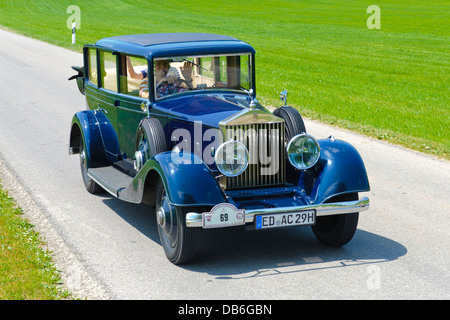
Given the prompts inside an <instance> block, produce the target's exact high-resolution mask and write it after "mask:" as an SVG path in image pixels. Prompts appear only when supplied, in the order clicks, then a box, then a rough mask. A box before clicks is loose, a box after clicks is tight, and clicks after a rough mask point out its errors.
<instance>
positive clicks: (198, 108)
mask: <svg viewBox="0 0 450 320" xmlns="http://www.w3.org/2000/svg"><path fill="white" fill-rule="evenodd" d="M155 107H156V108H158V109H160V110H161V111H162V112H164V113H167V114H168V116H169V117H170V118H175V119H177V120H182V121H183V120H184V121H189V122H194V121H201V122H202V125H203V126H209V127H214V128H218V127H219V122H220V121H222V120H223V119H226V118H228V117H231V116H233V115H235V114H237V113H239V112H241V111H243V110H244V109H248V107H247V96H244V95H238V94H236V95H235V94H221V95H218V94H214V95H213V94H208V95H196V96H192V95H188V96H183V97H178V98H175V99H170V100H166V101H160V102H158V103H157V104H156V106H155ZM261 108H262V107H261Z"/></svg>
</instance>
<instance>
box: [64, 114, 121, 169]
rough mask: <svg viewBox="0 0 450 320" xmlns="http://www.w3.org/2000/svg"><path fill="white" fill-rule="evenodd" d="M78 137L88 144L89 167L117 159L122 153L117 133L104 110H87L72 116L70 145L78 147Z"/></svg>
mask: <svg viewBox="0 0 450 320" xmlns="http://www.w3.org/2000/svg"><path fill="white" fill-rule="evenodd" d="M78 138H81V139H83V141H84V144H85V146H86V157H87V161H88V163H89V167H91V168H95V167H99V166H104V165H108V164H110V163H111V162H114V161H117V155H119V154H120V149H119V142H118V138H117V133H116V132H115V130H114V128H113V126H112V125H111V123H110V122H109V120H108V118H106V116H105V115H104V114H103V113H102V112H94V111H92V110H85V111H80V112H77V113H76V114H75V115H74V116H73V118H72V125H71V132H70V147H71V148H72V147H78V146H79V141H78Z"/></svg>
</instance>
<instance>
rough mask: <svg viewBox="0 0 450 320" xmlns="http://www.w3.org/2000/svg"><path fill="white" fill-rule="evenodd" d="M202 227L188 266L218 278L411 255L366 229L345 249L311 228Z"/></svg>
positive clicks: (249, 275) (390, 241)
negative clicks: (329, 244) (320, 238)
mask: <svg viewBox="0 0 450 320" xmlns="http://www.w3.org/2000/svg"><path fill="white" fill-rule="evenodd" d="M202 231H203V232H202V233H201V235H200V237H199V239H198V240H199V241H198V242H199V243H198V252H197V256H196V258H195V260H194V261H193V262H192V263H191V264H190V265H188V266H185V267H184V268H186V269H189V270H191V271H197V272H206V273H208V274H210V275H212V276H215V277H216V279H243V278H252V277H264V276H273V275H280V274H286V273H294V272H305V271H312V270H320V269H330V268H344V267H350V266H356V265H364V264H374V263H382V262H388V261H392V260H396V259H398V258H400V257H401V256H404V255H405V254H406V253H407V249H406V248H405V247H404V246H403V245H402V244H400V243H398V242H396V241H394V240H391V239H388V238H385V237H383V236H380V235H377V234H374V233H371V232H368V231H365V230H357V231H356V233H355V236H354V238H353V239H352V241H351V242H349V243H348V244H347V245H345V246H343V247H341V248H330V247H326V246H323V245H322V244H320V243H319V242H318V241H317V240H316V238H315V236H314V234H313V232H312V230H311V228H310V227H297V228H284V229H278V230H267V231H246V230H244V228H239V229H235V228H233V229H231V228H230V229H228V230H226V229H220V230H202ZM205 231H206V232H205Z"/></svg>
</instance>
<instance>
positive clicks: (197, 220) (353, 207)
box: [186, 197, 370, 227]
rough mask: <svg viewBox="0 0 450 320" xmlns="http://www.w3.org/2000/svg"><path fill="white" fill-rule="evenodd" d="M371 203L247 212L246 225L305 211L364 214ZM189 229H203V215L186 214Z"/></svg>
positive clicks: (359, 202) (326, 213) (346, 203)
mask: <svg viewBox="0 0 450 320" xmlns="http://www.w3.org/2000/svg"><path fill="white" fill-rule="evenodd" d="M369 206H370V201H369V198H368V197H362V198H361V199H360V200H355V201H345V202H334V203H322V204H312V205H307V206H296V207H284V208H268V209H254V210H245V223H250V222H253V219H254V217H255V216H256V215H264V214H274V213H291V212H292V213H293V212H298V211H303V210H310V209H314V210H316V215H317V217H323V216H330V215H336V214H347V213H354V212H363V211H366V210H368V209H369ZM186 226H187V227H202V226H203V221H202V214H201V213H197V212H189V213H187V214H186Z"/></svg>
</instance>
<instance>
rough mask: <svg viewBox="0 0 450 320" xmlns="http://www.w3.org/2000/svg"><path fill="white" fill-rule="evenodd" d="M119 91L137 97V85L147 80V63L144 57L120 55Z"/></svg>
mask: <svg viewBox="0 0 450 320" xmlns="http://www.w3.org/2000/svg"><path fill="white" fill-rule="evenodd" d="M120 65H121V72H120V92H121V93H125V94H129V95H132V96H136V97H139V87H140V85H141V83H142V81H143V80H144V79H145V80H147V76H148V70H147V68H148V63H147V60H146V59H145V58H141V57H133V56H120Z"/></svg>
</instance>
